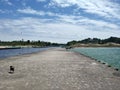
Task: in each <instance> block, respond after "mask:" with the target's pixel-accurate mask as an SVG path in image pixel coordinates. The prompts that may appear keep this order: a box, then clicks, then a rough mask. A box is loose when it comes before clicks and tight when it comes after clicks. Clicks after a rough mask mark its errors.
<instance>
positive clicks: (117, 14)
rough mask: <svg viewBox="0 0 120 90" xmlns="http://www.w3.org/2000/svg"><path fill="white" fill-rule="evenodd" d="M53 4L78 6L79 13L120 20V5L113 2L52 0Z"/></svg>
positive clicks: (101, 0)
mask: <svg viewBox="0 0 120 90" xmlns="http://www.w3.org/2000/svg"><path fill="white" fill-rule="evenodd" d="M51 3H52V5H53V4H54V5H57V6H61V7H69V6H72V5H77V7H78V8H77V11H78V12H79V10H80V9H82V10H83V11H84V12H87V13H91V14H97V15H99V16H103V17H106V18H118V19H120V9H119V8H120V5H119V4H117V3H115V2H111V0H52V1H51Z"/></svg>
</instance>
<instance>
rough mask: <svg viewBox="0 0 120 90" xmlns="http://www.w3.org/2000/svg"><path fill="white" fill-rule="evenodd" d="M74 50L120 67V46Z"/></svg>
mask: <svg viewBox="0 0 120 90" xmlns="http://www.w3.org/2000/svg"><path fill="white" fill-rule="evenodd" d="M72 51H76V52H79V53H81V54H84V55H86V56H90V57H92V58H94V59H97V60H99V61H101V62H105V63H107V64H109V65H111V66H113V67H116V68H119V69H120V48H75V49H72Z"/></svg>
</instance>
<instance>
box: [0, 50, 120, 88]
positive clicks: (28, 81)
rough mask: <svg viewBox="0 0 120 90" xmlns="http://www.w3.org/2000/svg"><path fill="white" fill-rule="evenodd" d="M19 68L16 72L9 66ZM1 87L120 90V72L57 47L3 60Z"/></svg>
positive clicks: (0, 63)
mask: <svg viewBox="0 0 120 90" xmlns="http://www.w3.org/2000/svg"><path fill="white" fill-rule="evenodd" d="M11 65H13V66H14V67H15V72H14V73H13V74H10V73H8V72H9V66H11ZM0 90H120V72H119V71H115V70H114V69H113V68H111V67H107V65H104V64H101V63H99V62H97V61H95V60H93V59H91V58H89V57H85V56H83V55H81V54H78V53H75V52H71V51H66V50H65V49H64V48H54V49H49V50H45V51H42V52H39V53H33V54H26V55H21V56H15V57H10V58H6V59H3V60H2V59H1V60H0Z"/></svg>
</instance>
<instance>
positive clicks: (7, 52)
mask: <svg viewBox="0 0 120 90" xmlns="http://www.w3.org/2000/svg"><path fill="white" fill-rule="evenodd" d="M47 49H48V48H21V49H6V50H0V58H6V57H11V56H16V55H22V54H30V53H34V52H40V51H43V50H47Z"/></svg>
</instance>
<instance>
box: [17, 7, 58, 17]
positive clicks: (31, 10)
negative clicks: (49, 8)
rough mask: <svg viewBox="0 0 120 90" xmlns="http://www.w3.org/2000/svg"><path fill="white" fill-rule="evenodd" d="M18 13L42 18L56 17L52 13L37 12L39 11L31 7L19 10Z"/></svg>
mask: <svg viewBox="0 0 120 90" xmlns="http://www.w3.org/2000/svg"><path fill="white" fill-rule="evenodd" d="M17 11H18V12H20V13H25V14H33V15H40V16H44V15H49V16H54V15H56V14H55V13H52V12H44V11H37V10H34V9H32V8H29V7H28V8H25V9H18V10H17Z"/></svg>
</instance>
